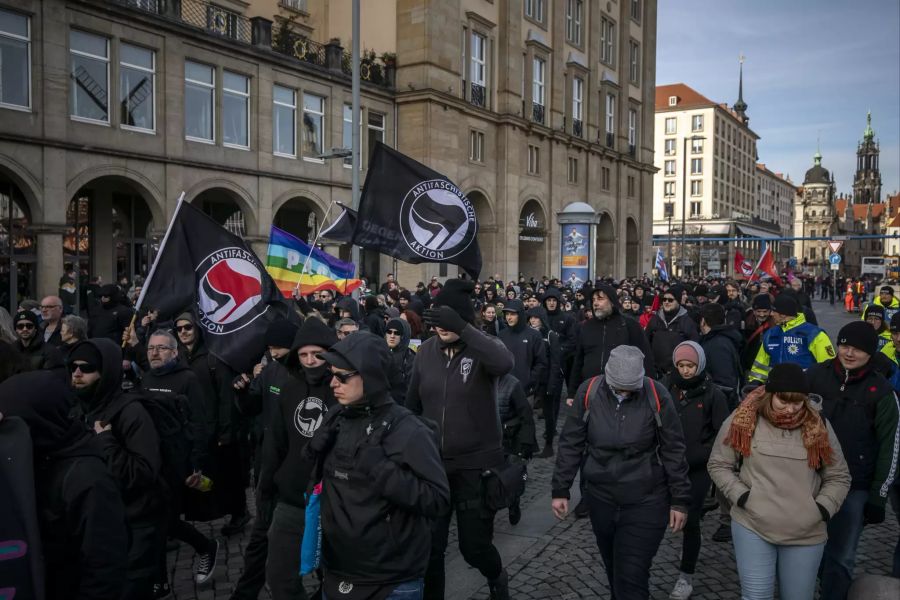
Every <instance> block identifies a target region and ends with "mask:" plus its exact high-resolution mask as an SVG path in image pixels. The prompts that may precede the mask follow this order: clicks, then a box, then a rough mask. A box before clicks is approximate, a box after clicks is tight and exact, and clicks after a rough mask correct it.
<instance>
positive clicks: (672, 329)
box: [647, 285, 709, 377]
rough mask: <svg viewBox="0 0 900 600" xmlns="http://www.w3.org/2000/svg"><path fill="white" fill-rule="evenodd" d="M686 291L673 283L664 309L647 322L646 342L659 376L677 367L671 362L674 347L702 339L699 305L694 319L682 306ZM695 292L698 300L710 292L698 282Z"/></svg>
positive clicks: (664, 293) (664, 297) (665, 299)
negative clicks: (698, 329) (682, 297)
mask: <svg viewBox="0 0 900 600" xmlns="http://www.w3.org/2000/svg"><path fill="white" fill-rule="evenodd" d="M683 291H684V288H682V287H681V286H680V285H673V286H671V287H670V288H669V289H668V290H666V291H665V292H663V295H662V308H660V309H659V310H658V311H657V312H656V314H655V315H653V316H652V317H650V323H649V324H648V325H647V341H649V342H650V347H651V349H652V351H653V360H654V362H655V363H656V368H657V373H659V376H660V377H662V376H664V375H668V374H669V373H670V372H671V371H672V369H674V368H675V365H673V364H672V352H673V351H674V350H675V346H677V345H678V344H680V343H681V342H686V341H689V340H690V341H692V342H699V341H700V332H699V331H697V324H698V323H699V322H700V315H699V310H700V309H699V306H698V307H695V311H697V317H696V319H694V318H692V317H691V315H689V314H688V311H687V309H686V308H684V307H683V306H681V296H682V292H683ZM694 293H695V294H697V295H698V302H699V299H700V297H701V296H700V294H701V293H702V294H703V296H702V297H703V298H704V300H705V298H706V296H705V294H708V293H709V292H708V291H707V289H706V286H705V285H698V286H697V287H696V288H695V289H694ZM702 304H706V302H705V301H704V302H702ZM648 372H649V371H648Z"/></svg>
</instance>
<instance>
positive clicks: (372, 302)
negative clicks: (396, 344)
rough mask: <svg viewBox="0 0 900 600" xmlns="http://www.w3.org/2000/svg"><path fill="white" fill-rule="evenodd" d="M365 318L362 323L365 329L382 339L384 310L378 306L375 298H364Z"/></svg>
mask: <svg viewBox="0 0 900 600" xmlns="http://www.w3.org/2000/svg"><path fill="white" fill-rule="evenodd" d="M365 307H366V316H365V319H363V321H364V322H365V324H366V328H368V330H369V331H371V332H372V333H374V334H375V335H377V336H379V337H384V330H385V327H384V308H383V307H382V306H381V305H380V304H378V298H376V297H375V296H366V299H365Z"/></svg>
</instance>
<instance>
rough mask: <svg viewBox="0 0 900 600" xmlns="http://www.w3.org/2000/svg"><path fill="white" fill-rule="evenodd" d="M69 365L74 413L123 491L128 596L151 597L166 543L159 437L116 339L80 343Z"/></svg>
mask: <svg viewBox="0 0 900 600" xmlns="http://www.w3.org/2000/svg"><path fill="white" fill-rule="evenodd" d="M67 365H68V369H69V373H70V375H71V385H72V387H73V388H74V390H75V395H76V396H77V398H78V400H77V402H76V406H75V409H74V414H75V415H76V416H77V417H78V418H80V419H81V420H82V421H83V422H84V423H85V425H86V426H87V427H88V428H90V429H91V430H93V431H94V432H95V433H96V434H97V437H98V439H99V441H100V443H101V445H102V446H103V448H104V454H105V456H106V464H107V467H108V468H109V472H110V474H111V475H112V476H113V478H114V479H115V480H116V483H118V486H119V489H120V490H122V500H123V501H124V503H125V516H126V519H127V522H128V527H129V530H130V540H131V541H130V546H129V549H128V576H127V580H126V582H125V591H124V592H123V594H122V598H135V599H137V600H149V599H150V598H152V597H153V591H152V579H153V576H154V574H155V573H156V570H157V564H158V560H159V556H160V545H161V544H164V543H165V540H164V537H163V536H162V534H163V533H164V532H165V527H164V523H165V502H166V498H165V496H164V492H163V490H165V488H166V486H165V485H163V484H162V482H161V480H160V468H161V466H162V457H161V455H160V440H159V435H158V434H157V432H156V427H155V425H154V423H153V419H152V418H151V416H150V414H149V413H148V412H147V410H146V409H145V408H144V406H143V405H142V403H141V402H140V401H139V397H138V395H137V394H136V393H133V392H124V391H123V390H122V351H121V350H120V349H119V347H118V346H117V345H116V344H115V343H113V342H112V341H111V340H107V339H103V338H100V339H92V340H86V341H83V342H79V343H78V344H76V345H75V346H74V347H73V348H72V351H71V352H70V353H69V357H68V363H67Z"/></svg>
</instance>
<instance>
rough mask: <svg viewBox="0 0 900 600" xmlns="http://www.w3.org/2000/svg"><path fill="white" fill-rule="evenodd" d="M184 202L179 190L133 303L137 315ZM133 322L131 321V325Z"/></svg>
mask: <svg viewBox="0 0 900 600" xmlns="http://www.w3.org/2000/svg"><path fill="white" fill-rule="evenodd" d="M182 203H184V192H181V195H180V196H178V203H177V204H176V205H175V212H174V213H172V219H171V220H170V221H169V226H168V227H167V228H166V234H165V235H164V236H163V239H162V242H160V244H159V252H157V253H156V257H155V258H154V259H153V266H151V267H150V273H148V274H147V278H146V279H145V280H144V287H142V288H141V295H140V296H138V299H137V303H135V305H134V314H135V315H137V313H138V311H139V310H141V305H142V304H143V303H144V294H146V293H147V290H148V289H149V288H150V281H151V280H152V279H153V275H154V274H155V273H156V265H157V264H159V257H160V256H162V253H163V250H165V248H166V242H167V241H169V234H170V233H172V225H173V224H174V223H175V217H177V216H178V211H179V210H181V205H182ZM133 324H134V322H133V321H132V325H133Z"/></svg>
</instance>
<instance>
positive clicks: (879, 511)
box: [863, 502, 884, 525]
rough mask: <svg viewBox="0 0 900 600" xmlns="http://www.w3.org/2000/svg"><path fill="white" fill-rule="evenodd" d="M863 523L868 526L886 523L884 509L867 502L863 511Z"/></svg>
mask: <svg viewBox="0 0 900 600" xmlns="http://www.w3.org/2000/svg"><path fill="white" fill-rule="evenodd" d="M863 522H864V523H865V524H866V525H877V524H878V523H884V507H883V506H878V505H877V504H872V503H871V502H866V506H865V508H864V509H863Z"/></svg>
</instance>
